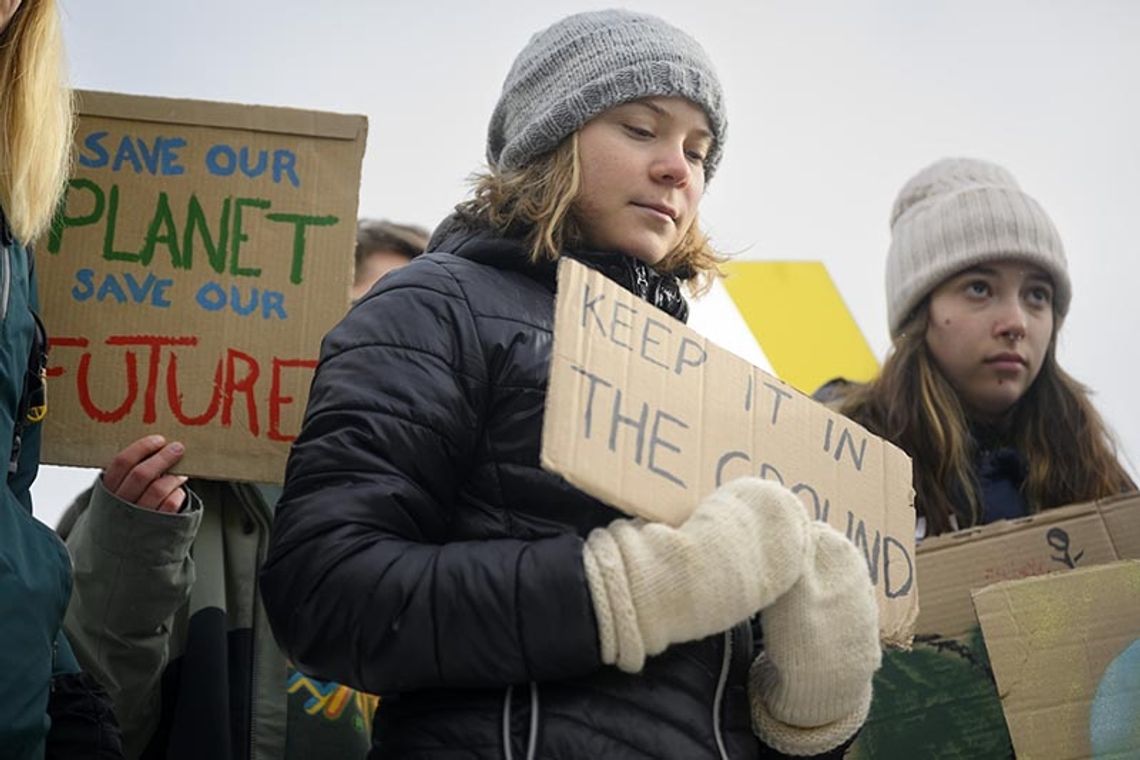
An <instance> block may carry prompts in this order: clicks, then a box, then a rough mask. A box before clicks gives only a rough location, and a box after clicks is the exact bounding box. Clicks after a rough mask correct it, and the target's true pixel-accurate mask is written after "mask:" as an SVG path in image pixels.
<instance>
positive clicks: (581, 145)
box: [261, 10, 880, 760]
mask: <svg viewBox="0 0 1140 760" xmlns="http://www.w3.org/2000/svg"><path fill="white" fill-rule="evenodd" d="M725 129H726V117H725V109H724V102H723V96H722V92H721V88H720V81H719V79H718V78H717V76H716V73H715V72H714V70H713V68H712V65H711V63H710V61H709V59H708V57H707V55H706V54H705V51H704V50H703V49H702V48H701V47H700V45H699V44H698V43H697V42H696V41H695V40H693V38H692V37H690V36H689V35H687V34H686V33H684V32H682V31H681V30H679V29H677V28H675V27H673V26H671V25H669V24H667V23H666V22H664V21H662V20H661V19H660V18H657V17H656V16H651V15H647V14H641V13H631V12H627V11H614V10H611V11H597V12H591V13H583V14H578V15H573V16H569V17H567V18H564V19H562V20H560V21H558V22H557V23H555V24H553V25H552V26H550V27H549V28H547V29H545V30H543V31H541V32H539V33H538V34H536V35H535V36H534V37H532V38H531V40H530V42H529V43H528V44H527V45H526V47H525V48H524V49H523V50H522V52H521V53H520V54H519V56H518V57H517V59H516V60H515V63H514V66H513V67H512V69H511V71H510V73H509V74H508V76H507V80H506V83H505V84H504V87H503V91H502V94H501V96H500V98H499V102H498V105H497V107H496V108H495V112H494V114H493V116H492V118H491V123H490V127H489V130H488V141H487V158H488V162H489V164H490V170H489V172H488V173H487V174H485V175H484V176H483V177H482V178H481V179H479V180H478V183H477V185H476V189H475V195H474V198H473V199H471V200H470V201H467V202H464V203H461V204H460V206H459V207H458V208H457V211H456V213H455V214H454V215H453V216H451V217H449V218H448V219H447V220H445V221H444V222H443V223H442V224H441V225H440V226H439V227H438V228H437V229H436V231H435V232H434V234H433V237H432V241H431V242H430V243H429V246H428V249H429V253H427V254H425V255H424V256H421V257H418V258H417V259H416V260H414V261H413V262H412V263H411V264H409V265H408V266H406V267H404V268H402V269H401V270H399V271H397V272H393V273H392V274H390V275H388V276H386V277H385V278H384V279H383V280H381V281H380V282H379V283H378V284H377V285H376V286H375V287H374V288H372V290H371V291H370V292H369V293H368V294H367V295H365V296H364V297H363V299H362V300H361V301H360V302H359V303H358V304H357V305H356V306H355V307H354V308H353V309H352V310H351V311H350V312H349V313H348V315H347V316H346V317H345V319H344V320H343V321H342V322H341V323H340V324H339V325H338V326H337V327H335V328H334V329H333V330H332V331H331V332H330V333H329V335H328V336H327V337H326V338H325V341H324V343H323V346H322V350H321V360H320V365H319V366H318V368H317V371H316V375H315V377H314V382H313V387H312V392H311V394H310V397H309V405H308V409H307V412H306V418H305V423H304V425H303V427H302V431H301V433H300V435H299V436H298V438H297V440H296V442H295V444H294V446H293V449H292V452H291V454H290V458H289V464H288V469H287V474H286V486H285V492H284V494H283V497H282V501H281V503H280V505H279V507H278V511H277V518H276V520H275V521H274V526H273V533H272V538H271V541H270V550H269V556H268V558H267V560H266V563H265V565H264V567H263V569H262V575H261V588H262V593H263V596H264V598H265V604H266V612H267V613H268V615H269V620H270V622H271V624H272V626H273V629H274V631H275V632H276V634H277V637H278V640H279V641H280V642H281V643H282V645H283V646H284V647H285V648H286V649H287V651H288V652H289V653H290V655H291V656H292V657H293V658H294V660H295V661H296V662H297V663H299V665H300V666H301V667H302V668H303V669H306V670H307V671H309V672H312V673H315V674H320V675H322V676H324V677H329V678H334V679H336V680H338V681H341V682H344V683H349V684H352V685H353V686H355V687H356V688H360V689H363V690H366V691H370V692H375V693H380V694H382V696H383V698H384V708H383V709H382V710H380V711H379V712H378V713H377V726H376V737H377V740H376V742H375V745H374V747H373V753H372V756H374V757H392V758H410V757H422V758H428V757H432V758H435V757H460V756H462V757H467V758H503V757H506V758H511V757H517V758H523V757H526V758H534V757H564V758H570V757H599V758H600V757H606V758H622V757H630V758H633V757H637V758H645V757H655V758H685V759H686V760H687V759H688V758H696V757H701V758H706V757H721V758H735V759H740V758H757V757H760V756H780V755H781V753H789V754H795V755H801V756H802V755H816V754H824V753H830V754H831V755H835V756H837V755H839V754H841V753H842V748H843V746H844V745H845V743H847V742H848V741H849V740H850V738H851V736H852V735H853V734H854V733H855V732H856V731H857V730H858V728H859V726H860V725H861V724H862V722H863V718H864V716H865V714H866V711H867V707H868V705H869V703H870V698H871V694H870V690H871V676H872V673H873V672H874V670H875V669H876V667H877V666H878V663H879V660H880V650H879V642H878V638H879V637H878V613H877V607H876V603H875V596H874V591H873V588H872V586H871V582H870V578H869V575H868V570H867V565H866V563H865V561H864V560H863V558H862V556H861V554H860V553H859V552H858V550H856V549H855V548H854V546H853V545H852V544H851V543H850V542H849V541H847V540H846V539H845V538H844V537H843V536H842V535H841V534H839V533H838V532H837V531H835V530H834V529H832V528H830V527H829V526H827V525H826V524H824V523H815V522H810V521H809V519H808V517H807V513H806V510H805V508H804V505H803V504H801V503H800V502H799V501H798V500H797V498H796V497H795V496H794V495H793V494H792V493H791V492H790V491H789V490H787V489H786V488H784V487H783V486H781V485H779V484H777V483H773V482H769V481H763V480H759V479H756V478H746V479H741V480H738V481H734V482H732V483H730V484H727V485H725V486H723V487H722V488H720V489H718V490H717V491H716V492H714V493H712V494H707V495H705V498H704V499H703V500H702V501H701V503H700V505H699V506H698V507H697V508H696V511H695V512H694V513H693V515H692V516H691V517H689V519H688V520H687V521H686V522H684V523H683V524H682V525H681V526H679V527H670V526H667V525H664V524H657V523H647V522H645V521H643V520H639V519H631V518H628V517H626V516H624V515H623V514H622V513H621V512H619V511H617V510H616V509H614V508H612V507H611V506H609V505H607V504H604V503H602V502H600V501H598V500H597V499H594V498H592V497H590V496H589V495H587V494H585V493H583V492H582V491H579V490H577V489H576V488H574V487H573V486H571V485H569V484H568V483H567V482H566V481H565V480H563V479H562V478H560V477H558V476H557V475H554V474H552V473H550V472H547V471H545V470H543V469H542V468H541V467H540V464H539V446H540V438H541V429H542V420H543V405H544V402H545V396H546V387H547V382H548V378H549V375H548V373H549V371H550V358H551V353H550V352H551V340H550V338H551V331H552V327H553V304H554V292H555V269H556V266H557V263H558V260H559V259H560V258H561V257H563V256H567V257H572V258H574V259H576V260H577V261H579V262H582V263H583V264H585V265H586V266H589V267H592V268H594V269H596V270H598V271H599V272H601V273H602V274H603V275H604V276H607V277H609V278H611V279H613V280H614V281H616V282H617V284H618V285H620V286H622V287H624V288H626V289H628V290H630V291H631V292H632V293H634V294H636V295H637V296H639V297H640V298H642V299H644V300H645V301H646V302H647V304H652V305H654V306H656V307H658V308H661V309H663V310H665V311H666V312H668V313H669V314H671V315H673V316H675V317H677V318H679V319H684V318H685V316H686V314H687V305H686V302H685V299H684V297H683V296H682V294H681V290H680V286H681V284H682V283H688V284H690V285H696V284H699V283H701V282H702V281H706V280H708V279H709V278H710V277H711V276H713V275H714V274H715V272H716V268H717V261H718V256H717V254H716V253H715V252H714V251H713V249H712V248H711V246H710V245H709V243H708V240H707V238H706V237H705V235H704V234H703V233H702V232H701V230H700V225H699V223H698V208H699V206H700V203H701V199H702V197H703V195H704V189H705V184H706V182H707V181H709V180H711V179H712V177H713V175H714V173H715V171H716V169H717V166H718V164H719V162H720V158H721V155H722V152H723V150H724V139H725ZM646 308H648V306H647V307H646ZM761 610H762V611H763V612H762V615H761V622H760V625H761V627H762V629H763V636H764V649H763V652H762V653H759V652H758V649H757V647H756V646H755V642H754V639H753V637H752V629H751V627H750V625H749V620H750V618H752V617H753V616H754V615H755V614H756V613H757V612H760V611H761ZM750 670H751V677H750Z"/></svg>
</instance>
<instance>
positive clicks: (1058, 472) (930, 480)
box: [840, 297, 1135, 535]
mask: <svg viewBox="0 0 1140 760" xmlns="http://www.w3.org/2000/svg"><path fill="white" fill-rule="evenodd" d="M928 320H929V297H927V299H926V301H924V302H923V303H922V304H921V305H920V306H919V308H918V309H916V310H915V311H914V312H913V313H912V315H911V316H910V317H909V318H908V319H907V321H906V322H905V323H904V324H903V326H902V327H901V328H900V333H899V335H898V337H897V338H896V339H895V343H894V348H893V350H892V352H891V355H890V356H889V357H888V358H887V361H886V362H885V363H884V364H883V369H882V371H881V372H880V373H879V376H878V377H877V378H875V380H873V381H871V382H870V383H868V384H867V385H865V386H862V387H860V388H856V389H854V390H852V391H851V392H850V393H849V395H847V396H846V398H845V399H844V400H843V402H842V404H841V405H840V411H841V412H843V413H844V414H846V415H847V416H848V417H851V418H852V419H854V420H856V421H857V422H860V423H861V424H863V425H864V426H865V427H867V428H868V429H869V430H871V432H873V433H875V434H877V435H880V436H882V437H884V438H886V439H887V440H889V441H891V442H892V443H894V444H896V445H897V446H899V447H900V448H902V449H903V450H904V451H905V452H906V453H907V454H909V455H910V456H911V458H912V459H913V460H914V489H915V508H916V509H917V511H918V514H919V515H921V516H924V517H925V518H926V524H927V529H928V531H929V532H930V533H931V534H933V535H936V534H938V533H944V532H947V531H949V530H951V529H952V527H953V525H952V523H951V516H952V515H954V516H956V518H957V522H958V527H961V528H964V527H967V526H968V525H976V524H978V523H979V522H980V521H981V517H982V514H981V512H982V499H981V495H980V493H979V486H978V481H977V477H976V475H975V465H974V461H975V457H976V454H977V442H976V441H975V440H974V437H973V435H972V434H971V432H970V425H969V419H968V417H967V415H966V411H965V408H964V407H963V406H962V403H961V401H959V399H958V394H957V393H956V392H955V390H954V388H953V386H951V385H950V382H949V381H948V380H947V379H946V377H945V375H943V374H942V371H941V370H940V369H939V368H938V365H937V364H936V363H935V362H934V359H933V357H932V356H931V355H930V352H929V350H928V349H927V347H926V328H927V324H928ZM1054 324H1057V322H1056V321H1055V322H1054ZM1055 330H1056V328H1054V335H1053V338H1052V339H1051V340H1050V344H1049V350H1048V351H1047V353H1046V355H1045V359H1044V361H1043V363H1042V365H1041V370H1040V372H1039V373H1038V375H1037V378H1036V380H1034V382H1033V384H1032V385H1031V386H1030V387H1029V389H1028V390H1027V391H1026V393H1025V395H1024V396H1022V397H1021V399H1019V400H1018V402H1017V404H1016V405H1015V406H1014V408H1013V410H1012V417H1011V420H1010V431H1011V432H1010V435H1009V440H1010V443H1011V444H1012V445H1013V446H1014V447H1015V448H1016V449H1017V450H1018V451H1019V452H1020V453H1021V454H1022V455H1023V456H1024V457H1025V461H1026V463H1027V464H1028V468H1029V471H1028V473H1027V474H1026V477H1025V481H1024V483H1022V486H1021V493H1022V495H1023V496H1024V498H1025V502H1026V506H1027V508H1028V510H1029V512H1030V513H1034V512H1038V511H1040V510H1043V509H1050V508H1052V507H1059V506H1063V505H1065V504H1072V503H1074V502H1078V501H1086V500H1089V499H1099V498H1102V497H1105V496H1111V495H1114V494H1118V493H1122V492H1124V491H1129V490H1133V489H1134V488H1135V485H1134V484H1133V483H1132V479H1131V478H1129V477H1128V474H1127V472H1125V470H1124V468H1123V467H1122V466H1121V465H1120V462H1119V461H1118V460H1117V457H1116V445H1115V442H1114V441H1113V439H1112V436H1111V434H1110V433H1109V431H1108V429H1107V427H1106V426H1105V424H1104V422H1103V421H1102V420H1101V417H1100V415H1099V414H1098V413H1097V411H1096V409H1095V408H1094V407H1093V405H1092V402H1091V401H1090V400H1089V397H1088V389H1087V388H1086V387H1085V386H1083V385H1081V384H1080V383H1078V382H1077V381H1076V380H1074V379H1073V378H1072V377H1071V376H1070V375H1068V374H1067V373H1066V372H1065V371H1064V370H1063V369H1061V367H1060V366H1059V365H1058V364H1057V358H1056V355H1055V347H1056V332H1055Z"/></svg>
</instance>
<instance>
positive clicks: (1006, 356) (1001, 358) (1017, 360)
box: [985, 351, 1029, 367]
mask: <svg viewBox="0 0 1140 760" xmlns="http://www.w3.org/2000/svg"><path fill="white" fill-rule="evenodd" d="M985 363H986V364H995V365H999V366H1011V365H1018V366H1022V367H1028V366H1029V361H1028V360H1027V359H1026V358H1025V357H1024V356H1022V355H1021V354H1017V353H1014V352H1012V351H1003V352H1001V353H1000V354H993V355H992V356H987V357H986V358H985Z"/></svg>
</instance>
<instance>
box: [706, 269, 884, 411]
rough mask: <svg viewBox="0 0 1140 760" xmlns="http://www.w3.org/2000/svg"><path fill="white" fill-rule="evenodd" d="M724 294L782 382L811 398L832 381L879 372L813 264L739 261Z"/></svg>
mask: <svg viewBox="0 0 1140 760" xmlns="http://www.w3.org/2000/svg"><path fill="white" fill-rule="evenodd" d="M725 271H726V273H727V274H728V276H727V277H726V278H725V280H724V285H725V288H726V289H727V290H728V294H729V295H730V296H731V297H732V300H733V302H735V304H736V308H737V309H739V310H740V313H741V315H742V316H743V317H744V321H745V322H746V323H747V324H748V329H749V330H751V331H752V335H753V336H754V337H755V338H756V342H757V343H759V344H760V348H761V349H762V350H763V351H764V355H765V356H766V357H768V361H769V363H770V364H771V365H772V369H773V370H774V371H775V373H776V375H777V376H779V378H780V379H781V380H783V381H784V382H786V383H787V384H788V385H791V386H792V387H793V388H795V389H797V390H799V391H802V392H803V393H808V394H810V393H812V392H813V391H815V390H816V389H817V388H819V386H821V385H823V384H824V383H825V382H827V381H828V380H831V379H832V378H835V377H845V378H847V379H848V380H854V381H859V382H863V381H867V380H870V379H871V378H873V377H874V376H875V375H876V374H878V372H879V363H878V362H877V361H876V360H875V356H874V354H873V353H872V352H871V347H870V346H869V345H868V344H867V340H866V338H864V337H863V333H862V332H860V330H859V326H858V325H857V324H855V320H854V318H852V316H851V312H850V311H848V309H847V305H846V304H844V303H843V298H842V297H841V296H840V295H839V291H838V290H837V289H836V287H835V283H833V282H832V281H831V276H830V275H828V273H827V269H826V268H825V267H824V266H823V264H822V263H821V262H818V261H738V262H733V263H731V264H728V265H726V266H725Z"/></svg>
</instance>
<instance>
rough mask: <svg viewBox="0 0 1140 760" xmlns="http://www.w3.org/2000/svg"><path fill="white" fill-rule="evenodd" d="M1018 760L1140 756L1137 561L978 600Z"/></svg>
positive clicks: (1003, 587) (1009, 584)
mask: <svg viewBox="0 0 1140 760" xmlns="http://www.w3.org/2000/svg"><path fill="white" fill-rule="evenodd" d="M974 606H975V607H976V608H977V612H978V620H979V621H980V622H981V626H982V632H983V633H984V635H985V641H986V648H987V649H988V650H989V653H990V660H991V662H992V663H993V669H994V676H995V678H996V679H997V686H998V692H999V693H1000V694H1001V705H1002V709H1003V710H1004V711H1005V718H1006V722H1007V723H1008V724H1009V732H1010V735H1011V736H1012V738H1013V747H1014V751H1015V752H1016V754H1017V757H1019V758H1024V759H1025V760H1032V759H1033V758H1049V759H1050V760H1054V759H1057V760H1062V759H1065V758H1086V757H1094V758H1125V757H1140V561H1137V560H1131V561H1124V562H1116V563H1112V564H1108V565H1101V566H1098V567H1089V568H1082V569H1080V570H1076V571H1074V572H1071V573H1060V574H1052V575H1047V576H1043V577H1038V578H1027V579H1023V580H1016V581H1006V582H1003V583H998V584H995V585H992V586H988V587H986V588H984V589H982V590H980V591H977V592H975V593H974Z"/></svg>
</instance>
